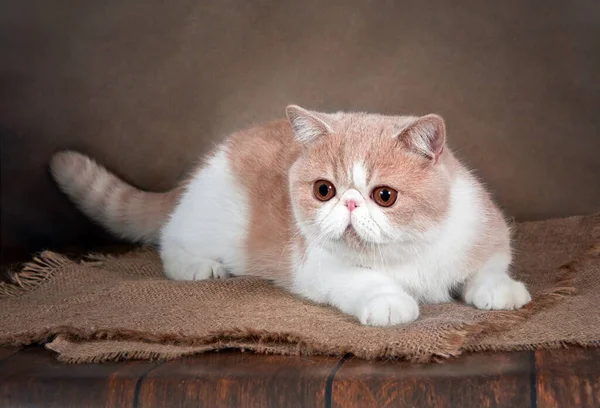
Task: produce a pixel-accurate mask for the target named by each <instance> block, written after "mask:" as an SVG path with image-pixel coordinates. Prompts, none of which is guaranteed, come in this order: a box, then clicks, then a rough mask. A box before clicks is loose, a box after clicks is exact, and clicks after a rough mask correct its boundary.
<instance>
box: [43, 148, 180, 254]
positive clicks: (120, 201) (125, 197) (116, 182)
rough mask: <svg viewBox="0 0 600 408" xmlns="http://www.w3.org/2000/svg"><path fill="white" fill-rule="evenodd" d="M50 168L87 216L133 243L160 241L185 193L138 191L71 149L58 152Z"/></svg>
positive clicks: (177, 189)
mask: <svg viewBox="0 0 600 408" xmlns="http://www.w3.org/2000/svg"><path fill="white" fill-rule="evenodd" d="M50 171H51V172H52V176H53V177H54V179H55V180H56V182H57V183H58V185H59V187H60V188H61V190H62V191H64V192H65V194H67V196H69V198H71V200H73V201H74V202H75V204H77V206H78V207H79V208H80V209H81V211H83V212H84V213H85V214H86V215H87V216H88V217H90V218H91V219H93V220H94V221H96V222H97V223H98V224H100V225H102V226H104V227H105V228H107V229H108V230H109V231H111V232H112V233H114V234H116V235H118V236H120V237H121V238H125V239H127V240H129V241H133V242H142V243H146V244H154V243H158V240H159V235H160V230H161V228H162V226H163V225H164V224H165V222H166V221H167V219H168V217H169V215H170V214H171V212H172V211H173V210H174V208H175V205H176V204H177V201H178V199H179V197H180V195H181V192H182V189H181V188H176V189H174V190H171V191H169V192H166V193H149V192H145V191H141V190H138V189H137V188H135V187H133V186H131V185H129V184H127V183H125V182H124V181H123V180H121V179H120V178H118V177H117V176H115V175H114V174H112V173H110V172H109V171H108V170H106V169H105V168H104V167H102V166H101V165H99V164H97V163H96V162H95V161H94V160H92V159H90V158H89V157H87V156H84V155H82V154H80V153H76V152H71V151H64V152H60V153H57V154H55V155H54V156H53V157H52V160H51V161H50Z"/></svg>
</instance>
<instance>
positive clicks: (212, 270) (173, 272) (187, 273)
mask: <svg viewBox="0 0 600 408" xmlns="http://www.w3.org/2000/svg"><path fill="white" fill-rule="evenodd" d="M164 270H165V276H166V277H167V278H169V279H173V280H204V279H225V278H228V277H229V276H230V275H229V272H227V269H225V267H224V266H223V264H221V263H220V262H217V261H213V260H212V259H200V260H197V259H196V260H195V261H194V262H182V261H181V260H178V261H175V262H164Z"/></svg>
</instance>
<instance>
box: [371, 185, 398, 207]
mask: <svg viewBox="0 0 600 408" xmlns="http://www.w3.org/2000/svg"><path fill="white" fill-rule="evenodd" d="M372 194H373V200H375V202H376V203H377V204H378V205H380V206H381V207H391V206H392V205H394V203H395V202H396V199H397V198H398V192H397V191H396V190H394V189H393V188H391V187H386V186H382V187H377V188H375V189H374V190H373V193H372Z"/></svg>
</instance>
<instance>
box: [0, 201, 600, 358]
mask: <svg viewBox="0 0 600 408" xmlns="http://www.w3.org/2000/svg"><path fill="white" fill-rule="evenodd" d="M515 248H516V257H515V265H514V274H515V276H516V277H517V278H519V279H521V280H523V281H525V282H526V283H527V284H528V286H529V288H530V290H531V292H532V295H533V302H532V303H531V304H530V305H528V306H527V307H526V308H524V309H521V310H518V311H481V310H477V309H475V308H473V307H470V306H466V305H464V304H461V303H459V302H455V303H449V304H440V305H425V306H423V307H422V309H421V316H420V317H419V319H418V320H417V321H416V322H414V323H411V324H407V325H401V326H396V327H389V328H374V327H364V326H361V325H360V324H359V323H358V322H357V321H356V320H355V319H354V318H352V317H350V316H346V315H344V314H342V313H340V312H338V311H337V310H335V309H333V308H330V307H327V306H323V305H317V304H313V303H311V302H307V301H303V300H301V299H298V298H296V297H294V296H292V295H290V294H288V293H286V292H284V291H282V290H280V289H277V288H275V287H274V286H272V285H270V284H269V283H267V282H264V281H262V280H260V279H255V278H232V279H227V280H211V281H202V282H174V281H169V280H166V279H164V278H163V277H162V275H161V265H160V261H159V258H158V256H157V255H156V253H155V252H154V251H153V250H151V249H140V250H136V251H133V252H129V253H127V254H125V255H120V256H90V257H89V258H87V259H86V260H85V261H82V262H75V261H71V260H69V259H67V258H66V257H64V256H62V255H58V254H55V253H50V252H45V253H43V254H41V255H40V256H39V257H38V258H36V259H35V260H34V261H33V262H31V263H30V264H28V265H27V266H26V267H25V268H24V269H23V270H22V271H21V272H20V273H18V274H16V275H15V276H14V282H13V283H10V284H2V285H1V286H0V322H1V323H0V344H1V345H23V344H31V343H39V342H49V343H48V344H47V347H48V348H50V349H52V350H55V351H57V352H58V353H59V359H61V360H62V361H67V362H91V361H106V360H118V359H128V358H142V359H146V358H164V359H169V358H176V357H179V356H182V355H187V354H193V353H200V352H205V351H208V350H219V349H224V348H237V349H247V350H253V351H256V352H262V353H279V354H322V355H344V354H346V353H352V354H353V355H355V356H357V357H361V358H366V359H375V358H402V359H406V360H410V361H420V362H423V361H431V360H438V359H441V358H445V357H450V356H456V355H459V354H461V353H463V352H465V351H477V350H519V349H531V348H538V347H561V346H565V345H581V346H598V345H600V313H599V312H598V308H599V307H600V213H599V214H594V215H591V216H585V217H571V218H566V219H558V220H550V221H542V222H527V223H521V224H517V225H516V226H515Z"/></svg>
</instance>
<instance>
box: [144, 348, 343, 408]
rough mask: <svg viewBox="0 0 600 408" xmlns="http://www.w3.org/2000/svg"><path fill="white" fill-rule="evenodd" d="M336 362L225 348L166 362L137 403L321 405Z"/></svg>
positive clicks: (146, 383)
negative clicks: (225, 350) (257, 353)
mask: <svg viewBox="0 0 600 408" xmlns="http://www.w3.org/2000/svg"><path fill="white" fill-rule="evenodd" d="M338 360H339V359H336V358H326V357H291V356H271V355H256V354H246V353H238V352H224V353H209V354H204V355H200V356H195V357H189V358H184V359H182V360H178V361H172V362H167V363H165V364H163V365H161V366H160V367H158V368H157V369H156V370H153V371H152V372H150V373H149V374H148V376H147V377H146V378H145V379H144V381H143V383H142V385H141V387H140V393H139V407H155V406H170V407H199V406H206V407H261V408H262V407H319V406H323V405H324V397H325V385H326V380H327V377H328V375H329V374H330V372H331V371H332V369H333V368H334V367H335V365H336V363H337V362H338Z"/></svg>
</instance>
